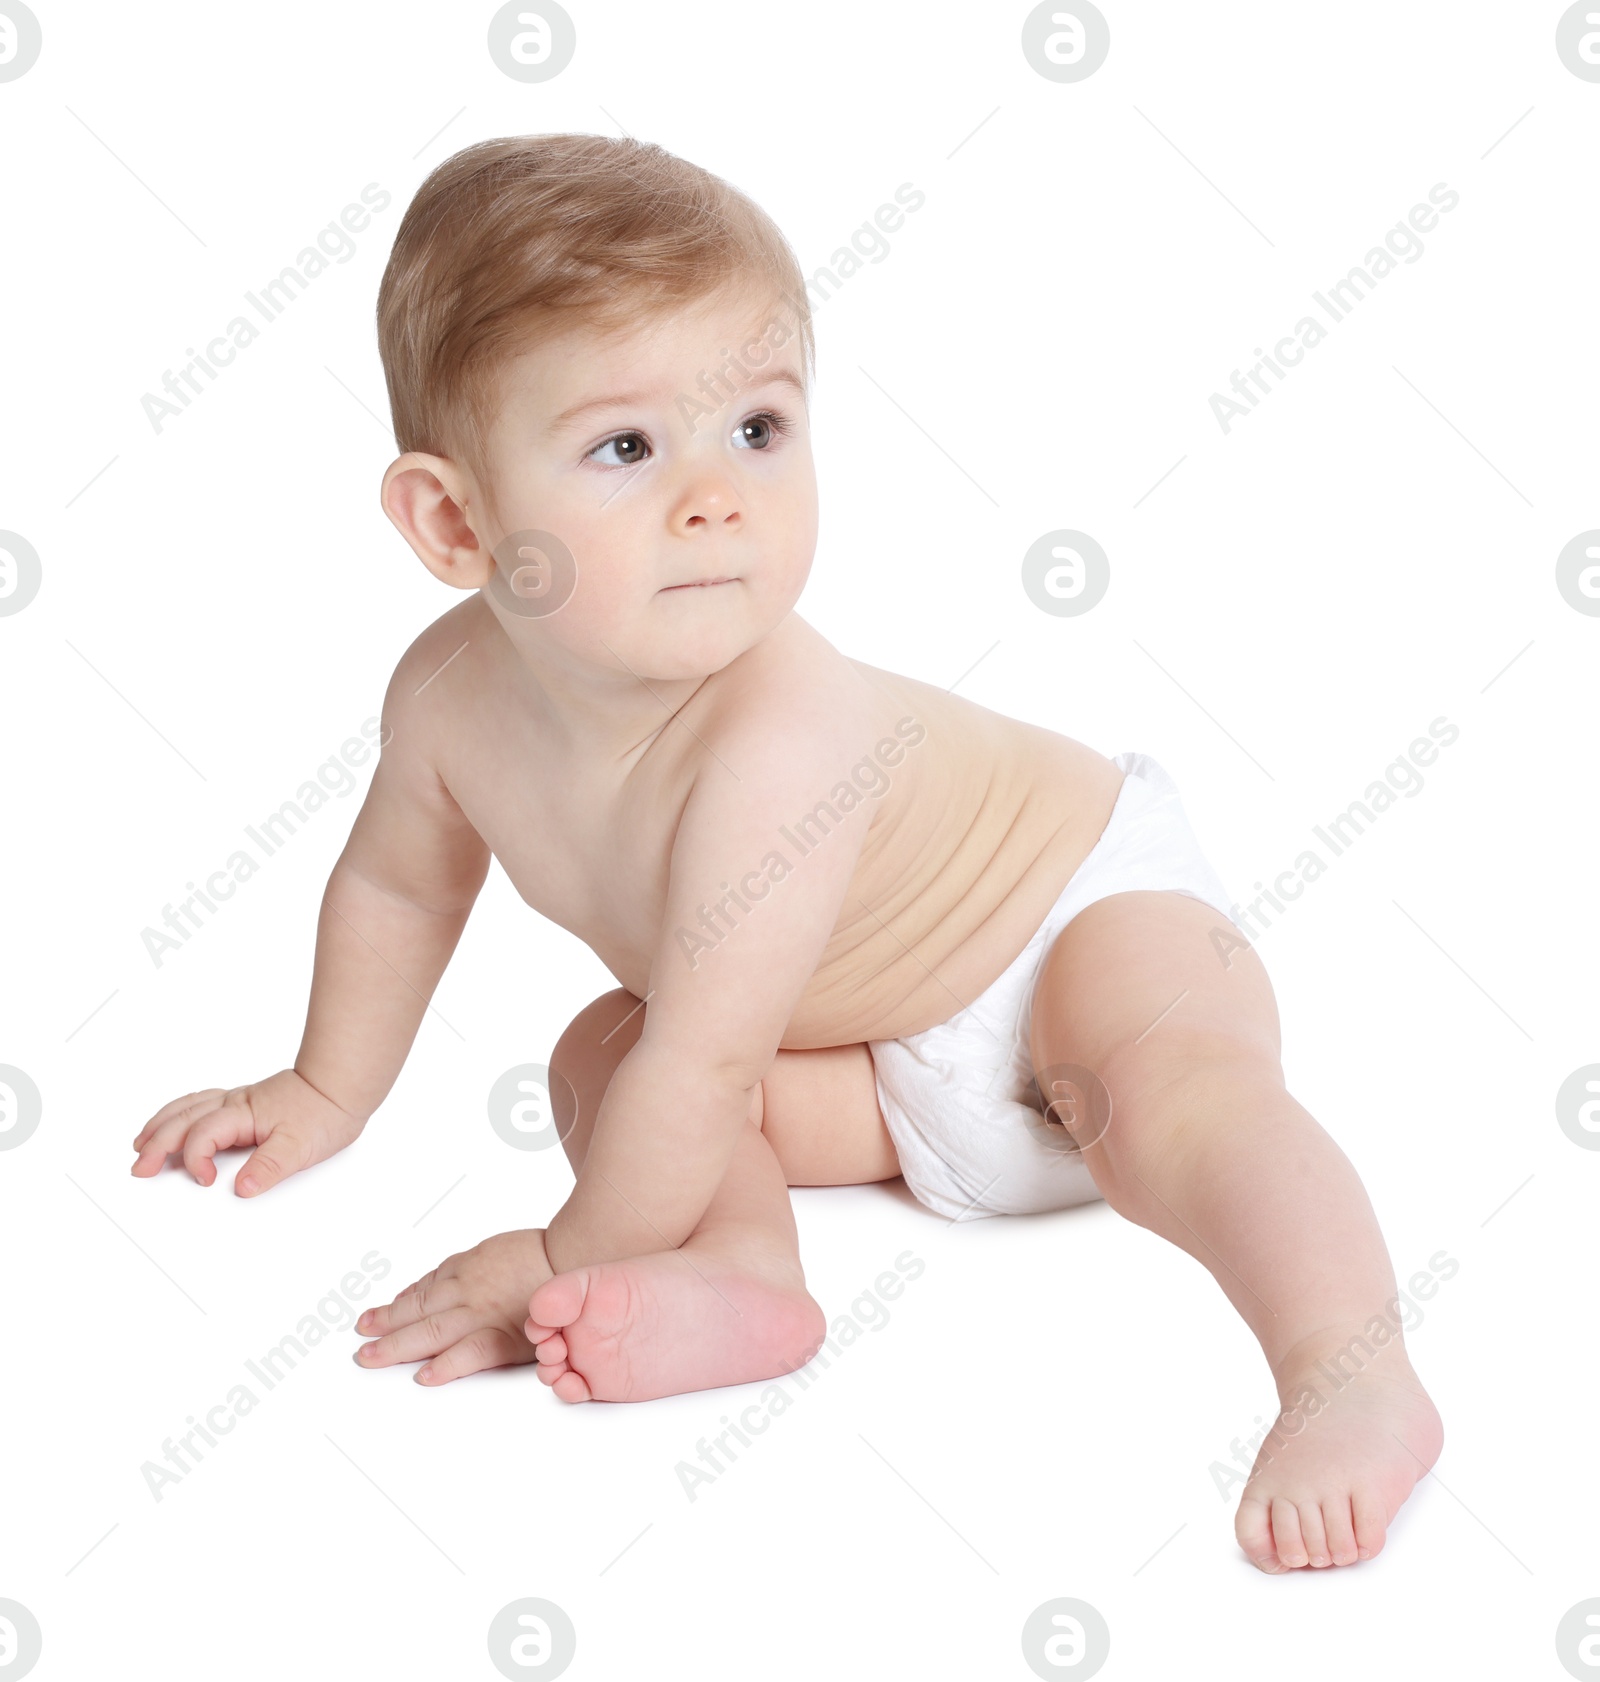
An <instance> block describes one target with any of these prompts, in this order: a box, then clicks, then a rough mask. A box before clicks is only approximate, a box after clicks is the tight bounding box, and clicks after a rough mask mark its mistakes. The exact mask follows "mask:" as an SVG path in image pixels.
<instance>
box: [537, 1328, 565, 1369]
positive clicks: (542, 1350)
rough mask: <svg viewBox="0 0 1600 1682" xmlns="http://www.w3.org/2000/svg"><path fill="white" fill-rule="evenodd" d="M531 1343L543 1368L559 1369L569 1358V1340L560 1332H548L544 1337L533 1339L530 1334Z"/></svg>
mask: <svg viewBox="0 0 1600 1682" xmlns="http://www.w3.org/2000/svg"><path fill="white" fill-rule="evenodd" d="M530 1341H531V1342H532V1344H533V1347H534V1349H535V1351H536V1352H537V1353H538V1356H539V1365H540V1366H542V1367H558V1366H560V1365H561V1364H562V1363H563V1362H564V1361H565V1360H566V1358H567V1340H566V1339H565V1338H564V1337H563V1336H562V1335H561V1333H560V1332H546V1333H545V1335H544V1336H543V1337H532V1336H531V1334H530Z"/></svg>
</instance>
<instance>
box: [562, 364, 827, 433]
mask: <svg viewBox="0 0 1600 1682" xmlns="http://www.w3.org/2000/svg"><path fill="white" fill-rule="evenodd" d="M768 385H787V386H792V387H793V388H794V390H795V392H796V393H797V394H798V395H799V396H801V397H804V396H805V394H806V388H805V382H804V381H803V380H802V379H801V378H800V377H799V375H797V374H793V373H791V372H790V371H789V370H788V369H787V368H780V369H778V370H777V371H776V372H774V373H771V374H765V375H762V376H760V377H759V378H757V379H753V380H751V381H750V383H749V384H748V385H746V386H741V387H740V393H741V394H742V393H745V392H751V391H759V390H760V389H761V387H763V386H768ZM650 396H651V393H649V392H647V391H624V392H618V393H615V394H613V395H612V396H609V397H586V398H585V399H584V400H583V402H581V403H574V404H573V405H572V407H571V408H570V409H563V410H562V411H561V413H560V414H559V415H557V416H556V418H555V419H554V420H553V421H551V423H550V424H549V426H548V427H546V428H545V436H546V437H553V436H554V435H555V434H556V433H558V432H563V431H565V430H566V429H567V428H569V427H570V426H572V425H573V423H574V422H575V421H578V420H580V419H582V417H583V416H584V415H587V414H590V413H592V412H593V411H594V410H596V409H625V408H628V407H629V406H630V405H632V404H634V403H643V402H645V401H647V400H648V399H649V397H650Z"/></svg>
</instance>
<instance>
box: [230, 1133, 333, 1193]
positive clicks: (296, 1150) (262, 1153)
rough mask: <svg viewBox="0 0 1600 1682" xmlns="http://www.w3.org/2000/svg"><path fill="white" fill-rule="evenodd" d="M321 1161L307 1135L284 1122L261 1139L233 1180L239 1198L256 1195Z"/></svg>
mask: <svg viewBox="0 0 1600 1682" xmlns="http://www.w3.org/2000/svg"><path fill="white" fill-rule="evenodd" d="M318 1160H320V1158H319V1157H318V1154H317V1151H316V1149H315V1147H314V1145H313V1144H312V1141H311V1140H310V1138H309V1137H308V1136H307V1135H306V1134H305V1133H303V1132H301V1130H300V1129H299V1128H297V1127H293V1126H291V1125H289V1124H288V1123H285V1124H284V1125H283V1126H281V1127H274V1128H273V1130H272V1131H271V1132H270V1133H269V1134H268V1135H267V1136H266V1138H265V1139H263V1140H262V1141H261V1146H260V1149H259V1150H257V1151H255V1152H254V1153H253V1154H252V1155H251V1156H249V1157H248V1158H247V1159H246V1161H245V1165H244V1167H243V1168H241V1169H240V1170H239V1173H238V1176H237V1177H236V1178H235V1180H234V1182H233V1189H234V1191H235V1192H236V1193H237V1194H238V1195H239V1196H240V1197H255V1196H256V1195H257V1194H258V1193H260V1192H263V1191H271V1189H272V1188H273V1187H274V1186H275V1185H277V1183H278V1182H279V1181H280V1180H286V1179H288V1178H289V1176H290V1175H291V1174H298V1173H299V1172H300V1170H301V1169H302V1168H309V1167H310V1166H311V1164H312V1163H313V1162H316V1161H318Z"/></svg>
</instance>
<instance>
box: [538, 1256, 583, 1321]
mask: <svg viewBox="0 0 1600 1682" xmlns="http://www.w3.org/2000/svg"><path fill="white" fill-rule="evenodd" d="M588 1278H589V1276H588V1274H587V1273H586V1272H584V1271H582V1270H579V1271H576V1272H573V1273H558V1274H557V1275H556V1276H555V1277H554V1278H553V1279H546V1280H545V1282H544V1283H543V1284H542V1285H541V1286H540V1287H539V1288H538V1290H536V1291H535V1292H534V1293H533V1295H532V1296H531V1297H529V1298H528V1318H529V1319H530V1320H533V1321H536V1322H537V1323H538V1324H539V1325H541V1326H555V1327H560V1326H570V1325H571V1324H572V1322H573V1321H574V1320H576V1319H577V1318H578V1316H579V1315H580V1314H581V1313H582V1312H583V1301H584V1298H585V1297H586V1296H587V1295H588Z"/></svg>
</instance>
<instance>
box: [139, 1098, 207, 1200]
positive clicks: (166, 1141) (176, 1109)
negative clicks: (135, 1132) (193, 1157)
mask: <svg viewBox="0 0 1600 1682" xmlns="http://www.w3.org/2000/svg"><path fill="white" fill-rule="evenodd" d="M225 1096H226V1094H225V1093H224V1092H223V1090H222V1088H221V1087H215V1088H213V1089H212V1090H211V1091H210V1092H196V1093H191V1094H190V1096H189V1097H187V1098H180V1099H178V1100H177V1103H176V1106H174V1105H173V1104H168V1105H167V1106H166V1108H165V1109H163V1110H162V1111H161V1112H160V1115H158V1116H157V1117H156V1118H155V1119H153V1120H152V1121H150V1122H148V1123H147V1124H146V1126H145V1128H144V1130H143V1132H141V1133H140V1135H139V1137H138V1138H137V1139H136V1140H135V1141H134V1147H133V1148H134V1149H135V1150H136V1151H138V1153H139V1156H138V1160H137V1161H136V1162H135V1163H134V1165H133V1168H132V1170H131V1172H133V1173H135V1174H137V1175H139V1177H140V1178H141V1179H146V1178H148V1177H149V1176H150V1175H151V1174H159V1173H160V1172H161V1170H162V1168H163V1167H164V1166H165V1165H166V1160H167V1157H168V1156H169V1155H170V1154H171V1153H172V1152H173V1151H178V1150H182V1149H183V1141H184V1138H185V1137H186V1135H187V1134H188V1132H189V1129H190V1128H192V1127H193V1126H194V1125H195V1124H196V1123H197V1122H199V1121H202V1120H204V1118H205V1117H206V1116H207V1115H209V1114H210V1113H211V1112H212V1111H213V1110H215V1109H217V1108H218V1106H219V1105H220V1104H221V1103H222V1101H223V1098H224V1097H225ZM162 1117H165V1120H162V1119H161V1118H162ZM158 1124H159V1125H158Z"/></svg>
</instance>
